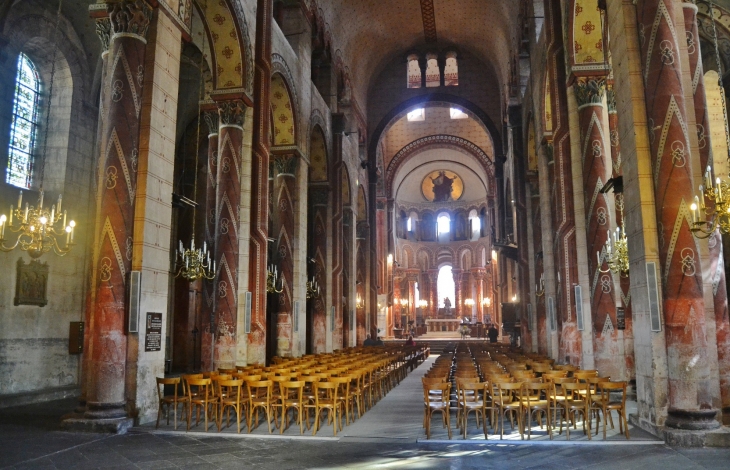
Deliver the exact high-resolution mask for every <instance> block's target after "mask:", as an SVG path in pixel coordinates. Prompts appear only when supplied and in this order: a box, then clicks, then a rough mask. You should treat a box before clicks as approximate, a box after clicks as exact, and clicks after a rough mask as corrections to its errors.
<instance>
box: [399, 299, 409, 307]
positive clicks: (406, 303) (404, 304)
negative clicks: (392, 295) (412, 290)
mask: <svg viewBox="0 0 730 470" xmlns="http://www.w3.org/2000/svg"><path fill="white" fill-rule="evenodd" d="M400 304H401V306H403V307H407V306H408V299H400Z"/></svg>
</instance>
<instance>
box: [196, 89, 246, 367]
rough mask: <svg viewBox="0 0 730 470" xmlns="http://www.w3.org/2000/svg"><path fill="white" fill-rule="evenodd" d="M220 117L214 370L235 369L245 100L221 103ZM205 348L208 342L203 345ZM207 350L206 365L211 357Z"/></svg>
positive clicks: (212, 327) (204, 355)
mask: <svg viewBox="0 0 730 470" xmlns="http://www.w3.org/2000/svg"><path fill="white" fill-rule="evenodd" d="M218 113H219V116H220V130H219V141H220V153H219V160H218V163H219V164H218V173H217V177H216V180H217V183H216V201H217V206H218V209H217V215H218V216H217V218H216V221H215V222H216V229H215V233H216V234H217V240H216V243H215V261H216V274H217V275H216V278H215V289H216V292H215V295H216V299H215V302H214V305H215V318H214V320H213V321H212V322H211V325H210V334H212V335H213V338H212V340H213V352H212V364H211V366H212V367H214V368H218V367H235V365H236V364H235V361H236V328H237V325H236V322H237V308H238V302H237V300H238V261H239V256H238V254H239V247H238V231H239V225H240V214H239V205H240V203H241V165H242V160H241V150H242V148H243V118H244V114H245V108H244V104H243V102H242V101H239V100H229V101H221V102H219V103H218ZM203 345H205V342H203ZM209 354H210V352H209V351H206V350H205V348H204V349H203V352H202V357H203V358H204V360H203V364H206V361H205V358H207V357H210V356H209Z"/></svg>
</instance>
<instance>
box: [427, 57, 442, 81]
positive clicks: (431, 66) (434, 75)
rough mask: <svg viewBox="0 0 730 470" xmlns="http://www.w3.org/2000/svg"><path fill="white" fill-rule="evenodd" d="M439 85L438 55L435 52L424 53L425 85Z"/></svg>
mask: <svg viewBox="0 0 730 470" xmlns="http://www.w3.org/2000/svg"><path fill="white" fill-rule="evenodd" d="M438 86H441V72H440V71H439V62H438V56H437V55H436V54H428V55H426V87H427V88H432V87H438Z"/></svg>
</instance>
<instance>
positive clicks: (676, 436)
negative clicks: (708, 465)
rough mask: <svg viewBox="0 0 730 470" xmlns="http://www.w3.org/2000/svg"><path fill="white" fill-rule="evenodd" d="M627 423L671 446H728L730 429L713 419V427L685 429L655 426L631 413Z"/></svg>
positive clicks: (729, 445)
mask: <svg viewBox="0 0 730 470" xmlns="http://www.w3.org/2000/svg"><path fill="white" fill-rule="evenodd" d="M708 411H711V410H708ZM713 416H714V415H713ZM629 423H631V424H632V425H633V426H636V427H637V428H641V429H643V430H644V431H647V432H649V433H651V434H654V435H655V436H657V437H659V438H660V439H663V440H664V441H665V442H666V443H667V444H668V445H670V446H673V447H730V429H728V428H727V427H719V423H717V421H715V423H717V427H715V429H702V430H687V429H676V428H670V427H667V426H665V427H660V426H656V425H655V424H654V423H651V422H649V421H646V420H643V419H640V418H639V416H638V415H636V414H631V415H629Z"/></svg>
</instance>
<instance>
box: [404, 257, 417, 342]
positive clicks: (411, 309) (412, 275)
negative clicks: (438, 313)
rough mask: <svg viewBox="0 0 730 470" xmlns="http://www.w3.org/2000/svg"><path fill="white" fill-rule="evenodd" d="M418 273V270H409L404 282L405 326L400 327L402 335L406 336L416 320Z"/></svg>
mask: <svg viewBox="0 0 730 470" xmlns="http://www.w3.org/2000/svg"><path fill="white" fill-rule="evenodd" d="M418 277H419V271H418V269H409V270H407V271H406V282H407V286H408V287H407V289H408V291H407V294H406V295H404V296H403V297H404V298H405V299H407V300H408V303H407V304H406V305H405V307H404V308H405V317H406V321H405V324H404V325H402V326H403V328H404V331H403V334H404V335H405V336H407V335H408V333H409V331H410V326H411V322H414V323H415V320H416V284H417V283H418Z"/></svg>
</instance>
